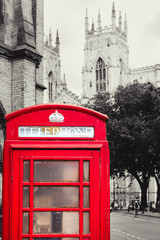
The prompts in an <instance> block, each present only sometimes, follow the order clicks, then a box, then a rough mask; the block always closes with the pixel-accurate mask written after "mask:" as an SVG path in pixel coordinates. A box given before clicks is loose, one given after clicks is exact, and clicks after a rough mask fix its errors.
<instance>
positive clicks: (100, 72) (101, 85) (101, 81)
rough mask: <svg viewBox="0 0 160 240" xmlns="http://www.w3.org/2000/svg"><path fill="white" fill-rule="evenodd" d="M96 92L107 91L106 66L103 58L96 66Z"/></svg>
mask: <svg viewBox="0 0 160 240" xmlns="http://www.w3.org/2000/svg"><path fill="white" fill-rule="evenodd" d="M96 91H97V92H103V91H106V66H105V63H104V61H103V60H102V58H99V59H98V61H97V64H96Z"/></svg>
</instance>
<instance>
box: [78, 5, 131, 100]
mask: <svg viewBox="0 0 160 240" xmlns="http://www.w3.org/2000/svg"><path fill="white" fill-rule="evenodd" d="M111 20H112V23H111V25H110V27H104V28H102V26H101V13H100V10H99V11H98V18H97V28H95V26H94V23H93V22H92V25H91V30H90V29H89V19H88V12H87V10H86V17H85V46H84V66H83V69H82V74H83V98H91V97H93V96H94V95H95V94H96V93H98V92H111V93H113V92H114V91H115V90H116V88H117V87H118V85H120V84H125V82H127V75H128V53H129V49H128V45H127V30H128V29H127V19H126V15H125V19H124V25H123V24H122V16H121V12H120V13H119V17H118V24H117V23H116V10H115V6H114V3H113V7H112V14H111Z"/></svg>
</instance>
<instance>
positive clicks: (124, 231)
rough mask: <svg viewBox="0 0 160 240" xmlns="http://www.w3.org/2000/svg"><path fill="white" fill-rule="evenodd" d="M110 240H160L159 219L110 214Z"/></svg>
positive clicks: (116, 213) (118, 213)
mask: <svg viewBox="0 0 160 240" xmlns="http://www.w3.org/2000/svg"><path fill="white" fill-rule="evenodd" d="M111 240H160V217H159V218H156V217H148V216H145V215H144V216H142V215H139V216H138V218H135V217H134V215H133V214H127V213H120V212H112V213H111Z"/></svg>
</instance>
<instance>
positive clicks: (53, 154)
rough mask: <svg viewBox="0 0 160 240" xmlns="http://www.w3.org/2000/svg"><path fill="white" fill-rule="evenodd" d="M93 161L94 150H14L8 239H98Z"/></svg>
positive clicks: (96, 154)
mask: <svg viewBox="0 0 160 240" xmlns="http://www.w3.org/2000/svg"><path fill="white" fill-rule="evenodd" d="M99 155H100V152H99V151H96V150H93V151H92V150H14V151H13V173H14V175H13V182H12V189H13V191H12V202H11V203H10V204H11V208H12V209H13V211H12V216H11V218H12V219H11V228H12V236H13V238H11V239H12V240H17V239H19V240H96V239H99V234H100V233H99V231H95V229H99V226H98V225H99V224H100V219H99V209H98V206H99V199H100V197H99V194H100V193H99V176H100V166H99ZM93 176H96V178H93ZM91 200H92V201H91ZM94 219H96V222H94ZM93 229H94V231H93ZM93 232H94V234H93Z"/></svg>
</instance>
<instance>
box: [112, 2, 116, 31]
mask: <svg viewBox="0 0 160 240" xmlns="http://www.w3.org/2000/svg"><path fill="white" fill-rule="evenodd" d="M115 26H116V11H115V6H114V2H113V5H112V27H115Z"/></svg>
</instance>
